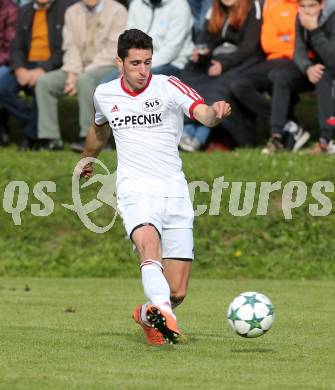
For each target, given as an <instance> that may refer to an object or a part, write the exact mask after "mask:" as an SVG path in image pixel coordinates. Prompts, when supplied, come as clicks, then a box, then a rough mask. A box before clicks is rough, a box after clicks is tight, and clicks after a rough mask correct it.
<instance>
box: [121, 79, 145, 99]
mask: <svg viewBox="0 0 335 390" xmlns="http://www.w3.org/2000/svg"><path fill="white" fill-rule="evenodd" d="M151 79H152V74H151V73H150V75H149V77H148V80H147V83H146V84H145V86H144V87H143V88H141V89H138V90H137V91H131V90H130V89H128V88H127V87H126V85H125V83H124V81H123V77H121V87H122V89H123V90H124V92H125V93H127V94H128V95H130V96H137V95H139V94H140V93H142V92H144V91H145V90H146V89H147V88H148V86H149V84H150V81H151Z"/></svg>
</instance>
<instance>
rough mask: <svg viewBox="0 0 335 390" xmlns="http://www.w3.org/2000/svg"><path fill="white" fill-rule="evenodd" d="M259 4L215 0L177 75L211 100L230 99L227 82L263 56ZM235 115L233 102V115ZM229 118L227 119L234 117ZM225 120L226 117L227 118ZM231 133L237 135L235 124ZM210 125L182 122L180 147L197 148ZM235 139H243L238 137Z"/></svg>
mask: <svg viewBox="0 0 335 390" xmlns="http://www.w3.org/2000/svg"><path fill="white" fill-rule="evenodd" d="M260 27H261V6H260V3H259V2H258V1H255V2H254V1H252V0H214V1H213V4H212V7H211V9H210V11H209V13H208V19H207V20H206V22H205V25H204V30H203V35H202V38H201V42H202V44H203V45H205V48H203V47H199V45H198V47H196V48H195V49H194V50H193V54H192V61H191V62H190V63H189V64H187V66H186V68H185V70H184V71H183V72H182V74H181V76H180V78H181V80H182V81H183V82H185V83H186V84H188V85H190V86H191V87H194V88H196V90H197V91H198V92H199V93H200V94H201V95H202V97H203V98H204V99H205V100H206V101H207V102H208V103H209V104H211V103H212V102H214V101H216V100H228V101H229V102H231V96H230V93H229V84H230V83H231V82H232V80H233V79H234V78H235V77H237V76H238V75H239V74H240V72H241V71H242V70H243V69H246V68H248V67H250V66H251V65H252V64H254V63H255V62H257V61H260V60H261V58H262V53H261V50H260V47H259V33H260ZM237 115H238V112H237V108H236V107H234V106H233V114H232V118H234V116H235V118H236V116H237ZM232 118H230V119H229V121H233V119H232ZM227 123H228V120H227ZM231 127H233V130H232V132H233V133H234V134H233V136H234V137H235V138H238V136H237V133H238V129H237V126H235V125H234V126H231ZM209 134H210V129H209V128H208V127H205V126H203V125H200V124H199V123H196V122H192V123H188V124H185V126H184V133H183V136H182V139H181V141H180V144H179V147H180V148H181V149H182V150H185V151H189V152H192V151H195V150H198V149H200V148H201V147H202V146H203V145H204V144H205V143H206V141H207V138H208V136H209ZM236 141H237V142H238V141H240V142H242V140H241V139H239V140H237V139H236Z"/></svg>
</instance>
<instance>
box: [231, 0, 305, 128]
mask: <svg viewBox="0 0 335 390" xmlns="http://www.w3.org/2000/svg"><path fill="white" fill-rule="evenodd" d="M297 11H298V3H297V1H296V0H266V1H265V4H264V8H263V13H262V19H263V22H262V28H261V36H260V40H261V47H262V50H263V52H264V57H265V59H264V60H263V61H261V62H258V63H256V64H255V65H253V66H252V67H249V68H248V69H246V70H245V71H244V72H243V73H242V74H241V75H240V77H239V78H237V79H235V80H234V81H233V82H232V83H231V85H230V88H231V92H232V94H233V96H234V97H235V98H236V100H237V101H238V102H239V103H240V104H242V105H243V106H244V107H245V108H247V109H248V110H249V111H251V113H254V114H256V115H260V116H262V117H263V118H266V119H267V120H269V121H270V118H271V100H270V99H269V98H268V96H267V95H266V93H265V92H268V93H270V94H271V93H272V81H271V78H270V77H269V75H270V73H271V72H272V71H274V70H277V69H280V68H283V67H285V66H287V65H288V64H290V63H291V61H292V60H293V56H294V42H295V22H296V17H297Z"/></svg>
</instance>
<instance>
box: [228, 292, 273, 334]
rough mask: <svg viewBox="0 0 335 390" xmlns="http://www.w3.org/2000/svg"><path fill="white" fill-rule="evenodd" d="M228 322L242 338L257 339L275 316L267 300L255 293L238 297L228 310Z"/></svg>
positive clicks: (266, 329) (267, 328)
mask: <svg viewBox="0 0 335 390" xmlns="http://www.w3.org/2000/svg"><path fill="white" fill-rule="evenodd" d="M227 317H228V322H229V325H230V326H231V327H232V328H233V330H234V331H235V332H236V333H237V334H238V335H239V336H242V337H259V336H262V335H263V334H264V333H266V332H267V331H268V330H269V329H270V328H271V326H272V324H273V321H274V318H275V314H274V309H273V305H272V303H271V301H270V299H269V298H267V297H266V296H265V295H263V294H260V293H258V292H255V291H248V292H245V293H242V294H240V295H238V296H237V297H236V298H235V299H234V300H233V301H232V303H231V304H230V305H229V308H228V313H227Z"/></svg>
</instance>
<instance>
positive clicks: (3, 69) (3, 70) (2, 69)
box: [0, 65, 10, 85]
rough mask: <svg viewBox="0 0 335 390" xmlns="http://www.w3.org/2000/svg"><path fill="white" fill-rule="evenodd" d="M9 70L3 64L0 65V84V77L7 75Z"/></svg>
mask: <svg viewBox="0 0 335 390" xmlns="http://www.w3.org/2000/svg"><path fill="white" fill-rule="evenodd" d="M9 72H10V68H9V67H8V66H5V65H1V66H0V85H1V78H2V77H3V76H5V75H7V74H8V73H9Z"/></svg>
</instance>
